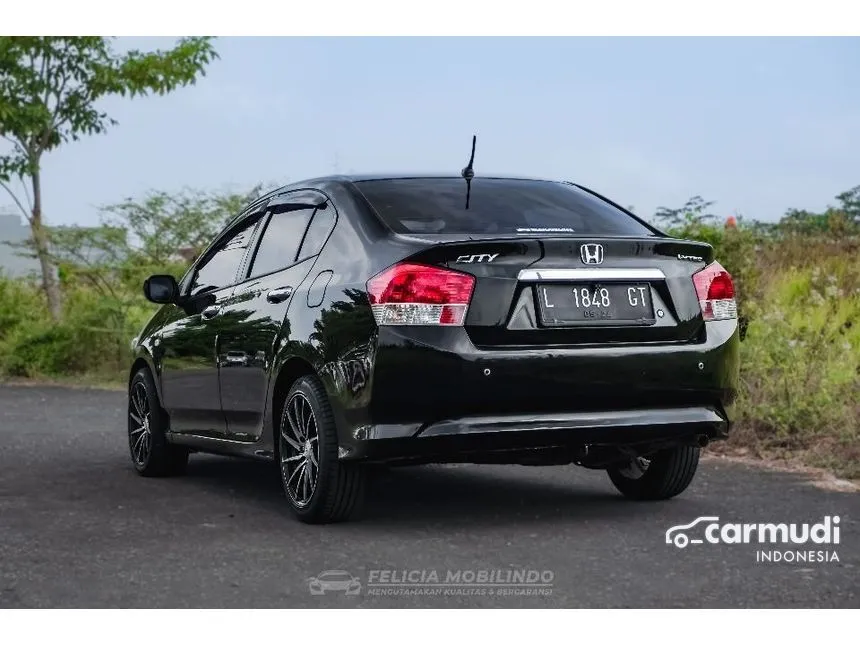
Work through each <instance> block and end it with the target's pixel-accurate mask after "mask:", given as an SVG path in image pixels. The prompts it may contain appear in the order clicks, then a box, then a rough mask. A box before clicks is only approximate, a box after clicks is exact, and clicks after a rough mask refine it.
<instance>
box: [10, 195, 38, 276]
mask: <svg viewBox="0 0 860 645" xmlns="http://www.w3.org/2000/svg"><path fill="white" fill-rule="evenodd" d="M29 239H30V227H29V226H28V225H27V223H26V222H25V221H24V220H23V219H21V216H20V215H18V214H17V213H16V212H15V211H14V210H13V209H11V208H7V209H2V208H0V274H2V275H5V276H7V277H13V278H20V277H25V276H28V275H31V274H39V272H40V267H39V261H38V260H37V259H36V258H31V257H27V256H26V250H25V249H21V248H16V247H15V246H9V243H11V244H20V243H21V242H26V241H27V240H29Z"/></svg>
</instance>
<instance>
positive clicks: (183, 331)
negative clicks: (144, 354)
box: [157, 213, 262, 438]
mask: <svg viewBox="0 0 860 645" xmlns="http://www.w3.org/2000/svg"><path fill="white" fill-rule="evenodd" d="M261 219H262V213H261V214H259V215H257V216H256V217H250V218H247V219H245V220H243V221H242V222H241V223H240V224H237V225H235V226H233V227H231V228H230V229H228V230H226V231H225V233H224V234H223V235H222V236H221V238H220V239H219V241H218V242H216V243H215V244H214V245H213V246H212V247H211V248H210V249H209V250H207V251H206V253H205V254H204V255H203V256H202V257H201V258H200V260H199V261H198V262H197V263H196V264H195V266H194V267H193V269H192V270H191V271H190V272H189V273H188V275H187V276H186V278H185V279H184V280H183V281H182V285H181V286H180V294H181V296H180V300H179V303H178V304H177V305H176V307H175V311H174V316H175V319H174V320H173V321H171V322H170V323H168V324H167V325H166V326H165V327H164V328H163V330H162V333H161V337H160V339H159V343H158V348H157V349H158V354H159V360H160V362H161V383H162V399H163V405H164V408H165V410H167V413H168V414H169V415H170V430H171V432H176V433H186V434H196V435H200V436H208V437H215V438H223V437H225V436H226V431H227V424H226V420H225V418H224V413H223V411H222V409H221V393H220V383H219V381H218V362H217V355H216V347H217V343H218V337H219V335H220V334H222V333H223V332H224V329H225V328H226V327H229V326H230V325H231V324H233V322H234V321H233V319H232V318H230V317H225V316H223V313H224V306H225V304H226V303H227V302H229V299H230V296H231V294H232V293H233V289H234V287H235V284H236V281H237V277H238V272H239V269H240V267H241V266H242V265H243V263H244V260H245V257H246V254H247V253H248V250H249V247H250V243H251V240H252V239H253V237H254V233H255V231H256V230H257V227H258V226H259V224H260V220H261Z"/></svg>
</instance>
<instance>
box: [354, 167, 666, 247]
mask: <svg viewBox="0 0 860 645" xmlns="http://www.w3.org/2000/svg"><path fill="white" fill-rule="evenodd" d="M356 186H357V187H358V189H359V190H360V191H361V192H362V194H363V195H364V196H365V198H366V199H367V201H368V202H370V205H371V206H372V207H373V209H374V210H375V211H376V212H377V214H378V215H379V216H380V218H382V220H383V221H384V222H385V224H387V225H388V226H389V227H390V228H391V229H392V230H393V231H394V232H396V233H429V234H434V233H435V234H440V235H442V234H451V233H455V234H457V233H462V234H476V235H478V234H492V233H499V234H503V235H633V236H640V235H651V236H653V235H655V233H654V231H653V230H651V229H649V228H648V227H647V226H645V225H644V224H642V223H641V222H638V221H637V220H635V219H634V218H632V217H630V216H629V215H628V214H627V213H625V212H624V211H622V210H619V209H618V208H615V207H614V206H612V205H611V204H607V203H606V202H604V201H603V200H602V199H599V198H598V197H595V196H594V195H591V194H590V193H587V192H586V191H584V190H581V189H579V188H576V187H575V186H571V185H569V184H562V183H557V182H551V181H538V180H525V179H482V178H475V179H474V180H472V191H471V194H470V196H469V209H468V210H466V182H465V180H463V179H459V178H440V179H424V178H421V179H418V178H416V179H374V180H366V181H359V182H356Z"/></svg>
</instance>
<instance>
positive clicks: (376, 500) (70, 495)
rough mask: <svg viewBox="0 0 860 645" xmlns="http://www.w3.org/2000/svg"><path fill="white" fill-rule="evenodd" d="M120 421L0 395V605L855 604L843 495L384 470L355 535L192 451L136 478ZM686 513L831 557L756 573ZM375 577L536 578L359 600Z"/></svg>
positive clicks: (501, 471)
mask: <svg viewBox="0 0 860 645" xmlns="http://www.w3.org/2000/svg"><path fill="white" fill-rule="evenodd" d="M124 406H125V397H124V395H123V394H122V393H119V392H106V391H97V390H73V389H64V388H54V387H11V386H0V607H117V606H118V607H316V606H338V607H372V606H387V607H416V606H418V607H420V606H448V607H457V606H470V607H490V606H501V607H519V606H525V607H544V606H558V607H607V606H612V607H663V606H668V607H688V606H706V607H774V606H776V607H858V606H860V575H858V574H860V571H858V565H859V564H860V558H858V555H860V495H858V494H856V493H854V494H850V493H837V492H828V491H822V490H819V489H817V488H813V487H812V486H810V485H808V484H806V483H804V482H803V481H801V480H800V479H799V478H798V477H796V476H794V475H789V474H784V473H774V472H767V471H763V470H758V469H753V468H748V467H743V466H738V465H733V464H726V463H724V462H720V461H715V460H711V461H708V462H705V463H704V464H703V465H702V467H701V468H700V471H699V475H698V477H697V479H696V481H695V482H694V483H693V485H692V487H691V488H690V489H689V490H688V491H687V493H686V494H685V495H684V496H682V497H681V498H679V499H676V500H672V501H669V502H660V503H653V504H636V503H632V502H627V501H625V500H623V499H622V498H620V497H619V496H618V495H616V493H615V492H614V490H613V488H612V487H611V485H610V483H609V482H608V480H607V478H606V476H605V474H603V473H600V472H593V471H587V470H584V469H579V468H575V467H545V468H528V467H519V466H512V467H501V466H500V467H495V466H453V467H422V468H413V469H394V470H392V471H389V472H388V473H386V474H384V475H382V476H380V477H379V479H378V480H376V481H375V482H374V485H373V487H372V489H371V491H372V498H371V502H370V503H369V505H368V508H367V509H366V511H367V512H366V515H365V519H364V520H363V521H362V522H359V523H350V524H340V525H333V526H322V527H320V526H305V525H302V524H300V523H298V522H296V521H294V520H293V519H292V518H291V516H290V515H289V512H288V509H287V506H286V502H285V501H284V500H283V498H282V492H281V490H280V485H279V481H278V478H277V475H276V474H275V472H274V468H269V467H268V466H266V465H261V464H256V463H252V462H243V461H240V460H235V459H229V458H221V457H209V456H201V455H193V456H192V457H191V464H190V467H189V474H188V475H187V476H186V477H182V478H176V479H166V480H156V479H144V478H141V477H138V476H137V475H136V474H135V472H134V471H133V469H132V467H131V464H130V462H129V458H128V455H127V443H126V438H125V435H124ZM704 515H713V516H718V517H720V518H721V520H722V521H723V522H768V521H771V522H816V521H821V519H822V518H823V516H824V515H839V516H840V532H841V541H840V542H841V543H840V544H839V545H837V546H836V552H837V554H838V557H839V560H840V561H839V562H838V563H836V562H830V563H827V564H824V563H812V564H810V563H807V564H797V563H792V564H786V563H780V564H757V563H756V547H755V546H752V545H708V544H699V545H695V544H691V545H690V546H688V547H687V548H686V549H684V550H679V549H677V548H675V547H674V546H671V545H667V544H665V543H664V540H665V531H666V529H667V528H669V527H671V526H673V525H677V524H684V523H688V522H691V521H692V520H694V519H695V518H697V517H699V516H704ZM331 569H341V570H346V571H348V572H350V573H351V574H352V575H354V576H356V577H357V578H358V579H359V580H360V581H361V583H362V590H361V593H360V594H358V595H354V596H346V595H345V594H343V593H342V592H334V591H329V592H327V593H326V594H325V595H321V596H313V595H311V594H310V593H309V589H308V582H307V578H309V577H311V576H316V575H318V574H319V573H320V572H322V571H324V570H331ZM384 569H394V570H396V571H397V572H398V573H397V574H396V575H399V576H402V575H403V574H402V573H400V572H402V571H404V570H425V571H426V573H425V574H424V575H425V576H431V575H432V573H431V572H432V571H435V572H437V574H438V575H439V576H440V578H442V580H441V581H444V578H445V576H446V575H448V573H447V572H448V571H449V570H450V571H452V572H454V573H455V574H456V572H457V571H458V570H460V571H461V573H460V575H461V576H463V577H462V578H461V582H462V581H464V580H466V579H467V577H468V576H470V575H471V574H470V573H468V572H469V571H477V570H499V569H501V570H506V571H509V570H511V569H515V570H520V571H521V570H523V569H526V570H535V571H546V572H550V573H549V574H546V573H545V574H544V575H545V576H551V578H552V579H551V586H550V587H543V588H538V587H530V588H525V587H514V588H511V587H505V588H503V587H499V586H495V587H480V588H479V587H474V586H473V587H463V586H461V587H457V588H447V589H442V588H439V587H421V588H420V589H416V588H415V587H408V588H407V587H402V586H401V587H394V588H391V587H387V588H380V587H373V588H370V587H368V584H367V583H368V582H369V580H368V576H369V575H371V574H370V572H371V571H372V570H377V571H379V570H384ZM419 573H420V572H419ZM376 575H378V576H379V577H378V578H376V580H377V581H386V580H384V579H383V578H382V575H384V574H376ZM389 575H394V574H389ZM412 575H413V576H415V575H418V574H415V573H413V574H412ZM475 575H478V574H475ZM413 579H414V578H413ZM545 579H546V578H545ZM394 580H397V579H396V578H392V579H390V580H387V581H388V582H390V581H394ZM431 580H432V578H431ZM407 582H408V580H407ZM389 589H394V590H395V591H389ZM511 589H512V590H513V591H511ZM407 592H408V593H409V595H405V594H406V593H407ZM491 592H492V593H491ZM382 593H387V594H389V595H380V594H382ZM419 593H420V594H422V595H418V594H419ZM391 594H400V595H391ZM429 594H437V595H429ZM527 594H528V595H527Z"/></svg>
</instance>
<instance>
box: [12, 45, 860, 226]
mask: <svg viewBox="0 0 860 645" xmlns="http://www.w3.org/2000/svg"><path fill="white" fill-rule="evenodd" d="M171 43H172V40H171V39H156V38H154V39H142V38H128V39H126V38H123V39H119V40H118V41H117V43H116V47H117V48H118V49H122V48H125V47H137V48H144V49H145V48H151V47H159V46H160V47H165V46H169V45H170V44H171ZM216 48H217V50H218V52H219V54H220V60H216V61H215V62H214V63H212V64H211V65H210V67H209V68H208V71H207V74H206V76H205V77H204V78H202V79H201V80H200V81H198V83H197V84H196V85H194V86H192V87H187V88H182V89H179V90H177V91H176V92H175V93H173V94H171V95H168V96H164V97H157V96H156V97H146V98H137V99H133V100H130V99H122V98H111V99H109V100H105V101H104V102H103V103H102V105H101V106H100V107H102V108H103V109H104V110H106V111H107V112H108V113H109V114H110V115H111V116H112V117H113V118H115V119H116V120H117V121H118V122H119V125H117V126H115V127H114V128H112V129H111V130H109V132H108V133H107V134H104V135H98V136H93V137H88V138H85V139H83V140H81V141H79V142H76V143H72V144H69V145H67V146H65V147H62V148H60V149H58V150H56V151H54V152H52V153H50V154H49V155H48V156H47V157H46V158H45V159H44V162H43V184H44V188H43V190H44V203H45V217H46V219H47V221H48V222H49V223H50V224H55V225H56V224H84V225H86V224H95V223H97V222H98V218H99V212H98V207H99V206H100V205H103V204H110V203H114V202H117V201H120V200H123V199H125V198H128V197H132V198H137V197H142V196H143V195H144V194H145V193H146V192H147V191H148V190H168V191H173V190H179V189H182V188H184V187H188V188H195V189H204V190H210V189H212V190H233V189H236V190H241V189H245V188H248V187H250V186H252V185H254V184H256V183H258V182H263V183H265V184H272V183H287V182H290V181H298V180H301V179H305V178H309V177H315V176H320V175H327V174H334V173H351V172H389V171H393V172H404V171H407V172H411V171H416V172H442V173H451V174H457V173H459V171H460V169H461V168H462V167H463V166H464V165H465V164H466V162H467V160H468V155H469V151H470V145H471V136H472V134H477V136H478V144H477V153H476V157H475V172H476V174H477V175H481V174H513V175H517V176H530V177H542V178H549V179H564V180H571V181H575V182H577V183H581V184H584V185H586V186H589V187H590V188H593V189H595V190H597V191H598V192H601V193H604V194H605V195H606V196H608V197H610V198H611V199H613V200H614V201H616V202H619V203H621V204H623V205H625V206H628V205H629V206H633V207H634V209H635V211H636V212H637V213H638V214H640V215H642V216H645V217H650V216H651V215H652V214H653V213H654V211H655V210H656V209H657V208H658V207H659V206H667V207H677V206H680V205H682V204H683V203H684V202H685V201H686V200H687V198H689V197H691V196H693V195H701V196H702V197H704V198H705V199H707V200H713V201H715V202H716V203H715V204H714V206H713V207H712V211H713V212H714V213H716V214H717V215H719V216H721V217H723V216H728V215H731V214H741V215H743V216H744V217H748V218H751V219H752V218H755V219H761V220H774V219H777V218H779V217H780V216H781V215H783V214H784V212H785V211H786V209H788V208H792V207H795V208H806V209H810V210H822V209H824V208H825V207H826V206H827V205H828V204H832V203H835V200H834V196H835V195H837V194H838V193H840V192H842V191H844V190H847V189H849V188H851V187H852V186H855V185H857V184H860V154H858V153H860V39H858V38H852V39H846V38H843V39H838V38H829V39H828V38H825V39H815V38H805V39H793V38H757V39H741V38H718V39H704V38H518V39H501V38H468V39H454V38H438V39H418V38H315V39H314V38H221V39H218V40H217V41H216ZM4 197H5V196H4V195H2V194H0V209H2V207H3V206H4V205H9V204H10V203H11V202H9V200H8V199H4Z"/></svg>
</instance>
